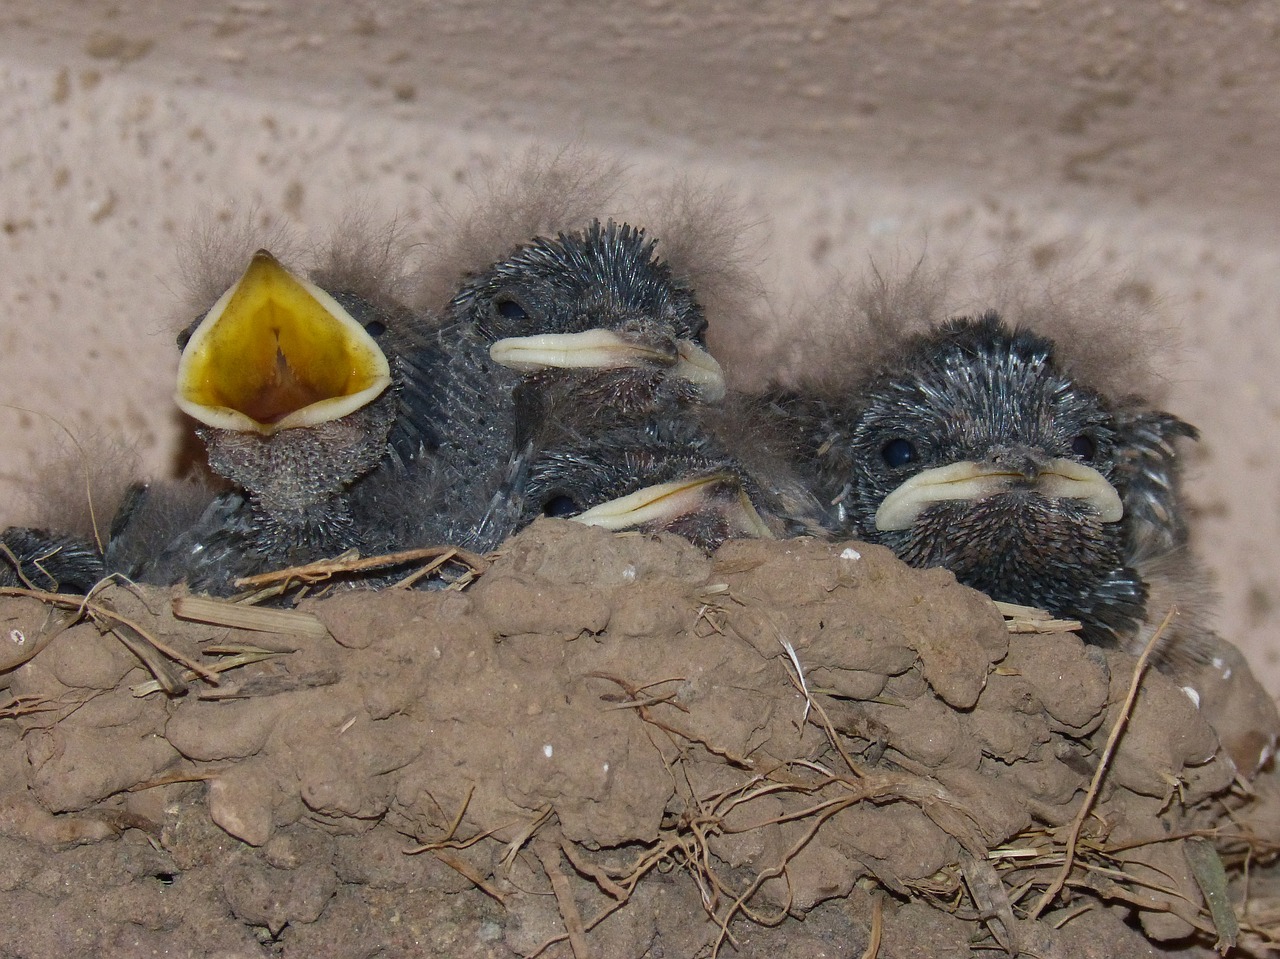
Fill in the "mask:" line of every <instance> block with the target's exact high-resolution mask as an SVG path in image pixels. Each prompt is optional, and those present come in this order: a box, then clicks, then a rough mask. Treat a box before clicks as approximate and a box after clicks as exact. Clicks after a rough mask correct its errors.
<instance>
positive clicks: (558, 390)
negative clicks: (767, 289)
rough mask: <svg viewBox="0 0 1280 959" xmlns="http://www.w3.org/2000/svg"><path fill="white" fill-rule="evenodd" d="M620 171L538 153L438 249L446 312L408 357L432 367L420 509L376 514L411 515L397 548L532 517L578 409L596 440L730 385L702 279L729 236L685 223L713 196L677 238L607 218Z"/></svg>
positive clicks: (438, 307) (392, 542)
mask: <svg viewBox="0 0 1280 959" xmlns="http://www.w3.org/2000/svg"><path fill="white" fill-rule="evenodd" d="M584 178H585V179H584ZM612 178H613V174H612V173H611V172H608V171H606V172H605V173H604V174H601V175H600V176H595V175H587V174H583V173H582V172H581V170H580V169H579V167H577V166H576V165H575V161H573V160H572V159H570V160H566V159H565V158H563V157H559V158H553V159H552V160H551V161H545V160H536V159H535V161H533V162H531V163H529V164H527V165H526V167H525V168H523V169H521V170H518V171H517V175H516V176H515V177H514V178H513V179H509V180H508V181H506V182H503V183H499V184H498V185H497V186H495V187H494V188H493V189H492V190H491V192H489V193H487V194H485V195H483V196H482V198H481V199H479V200H478V201H477V202H476V204H475V210H474V211H471V213H470V214H468V215H464V216H462V217H460V218H458V219H457V220H456V221H454V222H453V223H452V224H451V226H452V229H453V233H454V235H453V236H452V237H450V236H449V235H448V232H447V231H445V232H444V235H443V238H442V242H441V244H440V246H441V248H440V249H435V250H433V252H432V257H433V263H432V264H431V265H430V266H429V268H428V269H426V271H425V274H426V276H427V277H428V280H427V281H426V282H425V283H424V288H423V292H422V293H421V294H420V295H419V297H418V298H417V299H416V300H415V303H416V304H417V305H418V306H419V307H420V308H421V309H422V310H423V312H424V313H427V314H429V315H432V316H435V317H438V320H437V321H436V323H437V325H436V327H435V329H434V331H433V332H432V333H431V334H430V335H429V336H427V337H426V338H425V340H424V345H423V346H422V347H421V348H419V349H417V350H415V351H413V352H412V353H411V355H410V360H411V362H412V363H413V365H414V366H415V367H416V368H417V369H420V370H424V371H425V370H430V371H431V375H430V376H420V377H416V378H415V379H414V380H413V382H412V383H411V384H410V385H408V386H406V387H405V388H404V389H403V390H402V395H403V396H404V398H405V403H406V405H407V406H409V407H410V408H411V409H412V410H413V413H412V419H413V420H414V422H415V423H416V424H417V425H418V427H419V428H420V430H421V433H422V435H423V437H424V440H425V443H424V455H423V456H422V458H421V461H420V467H419V469H418V470H417V474H418V475H417V476H416V483H417V488H418V490H419V492H416V493H415V492H410V494H409V498H410V500H416V501H417V502H418V504H419V506H418V507H417V508H416V509H414V508H404V507H396V506H393V505H392V504H394V503H396V502H403V501H404V493H405V490H403V489H390V488H388V489H385V490H384V491H383V492H382V493H380V494H379V495H378V496H377V497H376V502H377V507H376V508H377V509H378V511H379V512H381V513H383V514H394V515H397V516H400V517H401V519H402V524H401V526H400V527H399V528H398V529H395V530H393V531H391V534H390V537H389V539H388V542H387V545H388V547H389V548H403V547H404V546H405V545H418V544H421V543H426V542H436V543H438V542H450V543H455V544H458V545H462V546H466V547H468V548H470V549H475V550H487V549H492V548H493V547H495V546H497V544H498V543H500V542H501V541H502V540H503V539H504V538H505V537H506V536H508V535H510V534H511V533H512V532H513V531H514V530H515V529H516V527H517V525H518V524H519V523H520V522H521V517H522V515H523V502H522V496H523V491H524V490H525V489H526V487H527V484H528V477H529V469H530V465H531V463H532V461H533V458H534V457H535V455H536V454H537V451H538V450H539V449H541V448H542V447H543V445H544V444H545V443H546V442H547V436H548V435H549V434H548V431H549V430H554V428H555V427H554V420H555V419H556V418H557V417H560V416H562V415H563V414H564V411H566V410H572V411H573V417H574V420H575V423H576V424H577V426H576V429H577V430H578V432H579V433H580V434H581V435H582V436H584V437H589V435H590V434H591V433H592V432H594V431H596V430H598V429H603V428H605V425H606V424H611V423H614V422H616V417H618V416H623V417H634V418H637V419H643V418H646V417H659V418H661V417H663V416H667V415H673V414H674V415H678V411H680V410H681V409H683V408H686V407H689V406H698V405H702V404H707V403H714V402H716V401H718V400H719V399H720V398H721V397H722V396H723V395H724V391H725V381H724V376H723V374H722V372H721V370H720V367H719V364H718V363H717V362H716V361H715V360H714V359H713V358H712V357H711V355H710V353H709V352H708V351H707V349H706V340H705V335H706V330H707V328H708V313H707V310H706V309H705V304H704V302H703V301H702V299H701V297H700V294H701V291H700V290H696V289H695V283H696V282H697V281H698V280H699V279H700V278H702V277H708V276H711V275H712V274H713V271H712V270H710V269H708V268H706V267H704V266H703V265H701V260H702V258H704V257H706V258H711V259H717V258H719V257H720V254H721V253H722V246H723V244H722V243H721V242H720V241H719V240H717V241H716V242H711V243H706V244H704V243H702V242H700V240H699V239H698V237H699V235H700V234H699V233H698V231H697V229H693V228H690V227H689V226H688V225H689V224H690V223H700V220H699V217H697V216H695V215H693V214H694V212H696V211H698V210H699V209H701V208H700V207H699V204H698V201H697V200H695V199H692V198H691V197H690V196H685V195H681V196H680V197H679V198H678V199H677V200H676V201H673V203H672V204H671V205H672V206H673V207H674V208H676V209H677V210H678V213H677V214H675V215H673V214H672V213H671V212H670V211H667V212H666V213H665V214H664V215H661V216H658V217H657V222H659V223H660V224H662V223H669V224H670V223H676V224H682V227H681V228H679V229H678V230H677V229H675V228H673V231H674V232H679V233H680V234H681V235H680V236H663V235H662V234H661V233H659V234H658V235H657V236H655V237H650V236H649V235H648V233H647V231H646V229H644V228H642V227H638V226H634V225H632V224H630V223H627V222H622V221H619V220H614V219H607V218H605V217H603V216H602V215H601V213H602V211H603V210H604V209H605V208H606V207H607V206H608V205H609V204H610V203H611V202H612V197H613V195H614V193H615V192H616V188H614V187H612V186H606V184H607V183H609V182H610V181H611V180H612ZM549 198H551V199H549ZM588 211H594V213H593V215H590V216H584V214H585V213H587V212H588ZM707 212H708V213H710V210H709V208H708V210H707ZM703 219H706V220H710V219H713V218H712V217H710V216H708V217H705V218H703ZM701 228H702V229H705V227H701ZM665 249H672V250H675V251H676V252H677V257H676V258H675V259H671V258H668V257H666V256H663V254H662V251H663V250H665ZM486 257H491V258H490V259H486ZM733 272H734V268H733V267H732V266H731V265H726V267H725V268H724V269H721V270H719V271H717V272H715V275H716V276H717V277H722V276H727V275H732V274H733ZM450 277H452V279H450ZM721 285H722V286H723V285H731V284H721ZM710 286H711V287H712V288H716V284H715V283H712V284H710ZM446 291H447V292H446ZM725 302H726V299H725V298H724V297H715V298H714V300H713V307H720V306H721V305H722V304H723V303H725ZM376 483H377V481H375V484H374V485H376ZM370 502H371V503H372V502H374V501H372V500H371V501H370ZM424 504H425V505H424Z"/></svg>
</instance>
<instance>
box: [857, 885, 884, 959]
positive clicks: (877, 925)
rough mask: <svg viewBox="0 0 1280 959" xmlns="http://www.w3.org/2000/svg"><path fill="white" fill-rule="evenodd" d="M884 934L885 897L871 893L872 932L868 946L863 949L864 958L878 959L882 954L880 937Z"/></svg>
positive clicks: (868, 938)
mask: <svg viewBox="0 0 1280 959" xmlns="http://www.w3.org/2000/svg"><path fill="white" fill-rule="evenodd" d="M883 934H884V899H882V898H881V897H880V896H878V895H876V894H875V893H872V894H871V932H870V934H869V935H868V936H867V948H866V949H864V950H862V959H876V956H878V955H879V954H880V937H881V936H882V935H883Z"/></svg>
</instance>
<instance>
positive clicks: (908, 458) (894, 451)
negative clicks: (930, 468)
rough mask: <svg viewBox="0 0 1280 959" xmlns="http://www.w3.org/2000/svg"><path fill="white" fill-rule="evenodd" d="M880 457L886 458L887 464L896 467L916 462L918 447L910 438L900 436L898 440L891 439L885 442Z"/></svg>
mask: <svg viewBox="0 0 1280 959" xmlns="http://www.w3.org/2000/svg"><path fill="white" fill-rule="evenodd" d="M880 457H881V459H883V460H884V462H885V465H886V466H891V467H895V468H896V467H899V466H906V465H907V464H908V463H914V462H915V459H916V448H915V446H914V445H913V444H912V442H911V441H910V440H904V439H903V438H902V437H898V438H897V439H896V440H890V441H889V442H887V443H885V444H884V447H883V448H882V449H881V450H880Z"/></svg>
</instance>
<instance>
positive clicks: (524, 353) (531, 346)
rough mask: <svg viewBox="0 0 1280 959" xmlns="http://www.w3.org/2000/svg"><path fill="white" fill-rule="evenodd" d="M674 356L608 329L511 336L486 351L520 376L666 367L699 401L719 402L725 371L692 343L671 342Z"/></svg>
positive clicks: (723, 390)
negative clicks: (694, 391) (692, 389)
mask: <svg viewBox="0 0 1280 959" xmlns="http://www.w3.org/2000/svg"><path fill="white" fill-rule="evenodd" d="M675 343H676V352H675V355H672V353H671V352H670V350H662V349H659V348H656V347H654V346H650V345H648V344H646V343H645V342H644V341H643V340H640V339H635V338H628V337H626V336H623V335H622V334H620V333H615V332H613V331H612V330H603V329H595V330H586V331H585V332H582V333H543V334H540V335H537V336H510V337H506V338H505V339H501V340H498V341H497V342H496V343H494V344H493V345H492V346H491V347H489V357H490V359H492V360H493V361H494V362H495V363H500V364H501V365H503V366H506V367H509V368H510V369H513V370H519V371H521V372H524V373H529V372H536V371H539V370H549V369H559V370H616V369H642V368H645V367H649V368H653V367H668V368H670V369H671V374H672V375H673V376H675V377H676V378H678V379H682V380H685V381H686V382H688V383H691V384H692V385H693V386H694V387H696V388H697V389H698V391H699V393H700V394H701V395H702V397H703V398H704V399H706V400H707V401H709V402H716V401H718V400H720V399H723V398H724V392H725V383H724V373H723V372H722V371H721V369H720V364H719V363H717V362H716V359H715V357H713V356H712V355H711V354H710V353H708V352H707V351H706V350H704V349H703V348H702V347H700V346H698V344H696V343H694V342H693V341H692V340H676V341H675Z"/></svg>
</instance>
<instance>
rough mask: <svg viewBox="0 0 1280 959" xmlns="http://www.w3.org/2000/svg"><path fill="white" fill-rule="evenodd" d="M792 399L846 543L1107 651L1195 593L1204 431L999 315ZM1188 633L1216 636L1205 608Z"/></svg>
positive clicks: (788, 402)
mask: <svg viewBox="0 0 1280 959" xmlns="http://www.w3.org/2000/svg"><path fill="white" fill-rule="evenodd" d="M781 402H782V405H783V406H784V407H786V408H787V409H788V412H787V414H785V415H787V416H790V417H791V418H792V422H793V423H794V424H796V425H797V427H798V429H799V430H800V432H801V434H802V436H803V438H802V440H801V445H802V446H803V447H804V448H805V450H806V451H807V457H805V463H806V466H805V467H804V468H807V469H808V470H809V476H810V480H811V482H812V483H813V487H814V490H815V492H816V494H817V496H818V498H819V499H820V500H821V501H822V502H823V503H824V504H826V505H827V507H828V523H829V525H830V526H831V528H832V529H833V530H834V531H835V532H836V533H837V534H839V535H847V536H854V537H858V538H861V539H864V540H866V541H868V542H873V543H881V544H883V545H886V546H888V547H890V548H891V549H893V550H894V552H895V553H897V554H898V556H899V557H901V558H902V559H903V560H904V561H906V562H907V563H909V564H911V565H913V566H918V567H928V566H943V567H946V568H947V569H950V570H951V571H952V572H954V573H955V574H956V578H957V579H959V580H960V581H961V582H962V583H965V584H966V585H969V586H972V587H974V588H975V589H979V590H982V591H984V592H986V593H988V594H989V595H991V596H992V597H993V598H995V599H1000V600H1005V601H1008V602H1013V603H1021V604H1025V605H1030V606H1037V607H1040V608H1044V609H1047V610H1049V611H1050V612H1052V613H1054V614H1055V615H1057V616H1060V617H1064V618H1070V619H1078V620H1079V621H1080V622H1081V624H1082V636H1083V637H1084V638H1085V639H1086V640H1087V641H1089V642H1093V643H1096V644H1100V645H1110V646H1120V647H1123V648H1129V649H1134V648H1135V647H1140V646H1141V645H1142V643H1143V642H1144V641H1145V639H1146V638H1147V636H1149V635H1150V627H1151V626H1153V625H1154V623H1153V620H1154V621H1155V622H1158V621H1159V619H1160V618H1162V617H1163V615H1164V614H1165V612H1166V611H1167V608H1168V606H1167V603H1168V601H1169V600H1170V598H1171V597H1170V594H1171V593H1172V594H1173V596H1177V594H1178V593H1179V592H1180V591H1181V592H1182V594H1183V598H1184V599H1186V600H1187V601H1188V602H1189V603H1190V605H1191V606H1192V607H1193V608H1194V607H1195V605H1196V603H1197V602H1198V601H1199V597H1200V595H1201V593H1202V592H1203V586H1202V584H1201V582H1200V579H1199V577H1198V574H1197V573H1196V568H1195V565H1194V563H1193V562H1192V561H1191V560H1190V559H1189V557H1188V554H1187V549H1186V547H1187V528H1186V521H1185V516H1184V513H1183V509H1182V504H1181V501H1180V469H1179V454H1178V447H1179V445H1180V443H1181V441H1183V440H1187V439H1194V438H1195V437H1196V431H1195V429H1194V428H1193V427H1191V426H1190V425H1188V424H1187V423H1184V422H1183V421H1182V420H1180V419H1178V418H1177V417H1175V416H1173V415H1171V414H1168V413H1164V412H1161V411H1158V410H1153V409H1150V408H1148V407H1147V406H1146V405H1145V404H1144V403H1143V402H1142V401H1141V400H1140V399H1137V398H1135V397H1132V396H1120V397H1114V396H1109V395H1106V394H1104V393H1103V392H1102V391H1101V390H1100V389H1099V388H1098V387H1097V386H1095V385H1093V383H1091V382H1090V379H1089V377H1088V376H1087V375H1086V373H1085V371H1084V370H1082V369H1080V368H1079V367H1073V366H1072V365H1070V364H1069V363H1067V362H1066V361H1065V359H1064V356H1063V350H1062V349H1061V347H1060V345H1059V344H1057V343H1055V342H1054V341H1052V340H1050V339H1048V338H1047V337H1045V336H1042V335H1039V334H1037V333H1034V332H1032V331H1030V330H1028V329H1017V328H1014V327H1011V326H1010V325H1009V324H1007V323H1006V322H1005V321H1004V320H1003V319H1001V317H1000V316H999V315H997V314H996V313H995V312H988V313H985V314H983V315H981V316H977V317H970V318H963V319H954V320H951V321H948V322H946V323H943V324H942V325H941V326H938V327H937V328H935V329H932V330H928V331H924V332H917V333H914V334H910V335H905V336H903V337H902V339H901V341H900V342H899V343H897V344H896V348H895V349H894V350H893V352H892V354H891V358H890V359H889V360H888V361H886V362H883V363H882V364H880V365H878V366H877V367H875V368H873V369H871V370H869V371H867V372H866V373H865V374H864V375H863V377H862V378H861V379H860V380H859V381H858V382H851V383H847V384H845V386H844V390H843V391H842V393H841V394H839V395H836V394H832V393H828V394H827V395H826V396H825V397H818V396H813V395H810V396H807V397H804V396H792V397H790V398H786V399H784V400H782V401H781ZM1157 601H1158V602H1157ZM1177 632H1178V635H1179V637H1180V641H1178V642H1176V643H1173V644H1166V645H1165V649H1166V650H1167V653H1166V657H1168V656H1175V657H1176V656H1177V655H1192V656H1194V655H1195V652H1196V649H1197V648H1198V646H1200V645H1203V642H1204V641H1205V636H1207V635H1208V630H1207V627H1205V625H1204V623H1203V622H1202V621H1200V620H1199V618H1198V617H1196V616H1194V615H1192V616H1188V617H1184V618H1183V620H1182V622H1181V624H1180V626H1179V628H1178V630H1177ZM1175 650H1176V652H1175Z"/></svg>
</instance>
